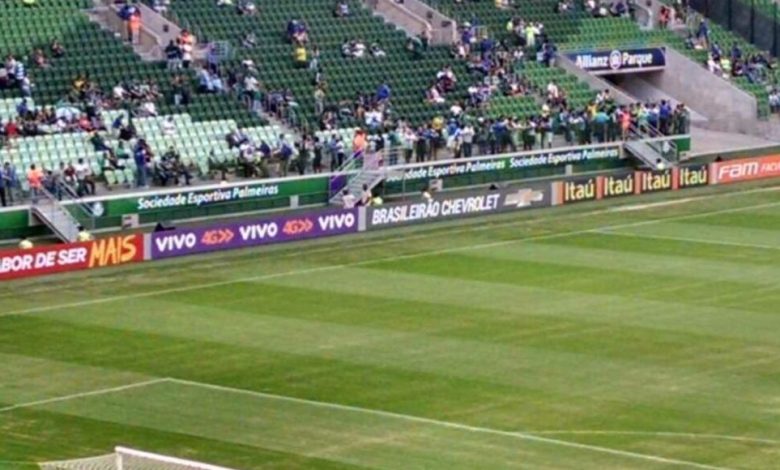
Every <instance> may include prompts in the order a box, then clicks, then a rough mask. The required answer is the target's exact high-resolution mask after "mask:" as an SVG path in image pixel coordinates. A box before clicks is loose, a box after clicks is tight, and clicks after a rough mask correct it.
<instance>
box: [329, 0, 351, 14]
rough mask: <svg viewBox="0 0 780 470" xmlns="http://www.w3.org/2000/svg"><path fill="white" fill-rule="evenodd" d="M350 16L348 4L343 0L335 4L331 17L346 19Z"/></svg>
mask: <svg viewBox="0 0 780 470" xmlns="http://www.w3.org/2000/svg"><path fill="white" fill-rule="evenodd" d="M351 15H352V12H350V11H349V4H347V2H346V1H344V0H340V1H339V2H338V3H336V6H335V8H333V16H335V17H336V18H346V17H348V16H351Z"/></svg>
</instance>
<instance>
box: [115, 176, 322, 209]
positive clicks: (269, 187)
mask: <svg viewBox="0 0 780 470" xmlns="http://www.w3.org/2000/svg"><path fill="white" fill-rule="evenodd" d="M327 191H328V178H327V177H324V176H322V177H308V178H294V179H293V178H291V179H290V180H288V181H284V180H276V181H254V182H249V183H246V184H236V185H230V186H222V185H218V186H208V187H205V188H197V189H186V190H185V189H177V190H170V191H160V192H152V193H139V194H134V195H130V196H126V197H120V198H109V199H105V200H103V201H101V203H102V204H103V205H104V206H105V207H106V214H107V215H124V214H131V213H138V214H144V213H147V212H155V211H164V210H171V209H187V208H205V207H208V206H213V205H218V204H228V203H233V202H247V201H256V200H261V199H273V198H279V197H285V196H293V195H296V194H297V195H302V194H303V195H305V194H316V193H322V194H327Z"/></svg>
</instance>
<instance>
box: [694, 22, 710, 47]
mask: <svg viewBox="0 0 780 470" xmlns="http://www.w3.org/2000/svg"><path fill="white" fill-rule="evenodd" d="M696 39H698V40H699V42H701V41H702V40H704V41H706V44H705V47H706V46H707V45H709V43H710V27H709V25H708V24H707V19H706V18H702V20H701V21H700V22H699V28H698V29H697V30H696Z"/></svg>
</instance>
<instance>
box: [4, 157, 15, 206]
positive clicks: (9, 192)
mask: <svg viewBox="0 0 780 470" xmlns="http://www.w3.org/2000/svg"><path fill="white" fill-rule="evenodd" d="M2 179H3V187H4V188H5V195H6V197H7V199H8V201H7V202H8V204H13V203H14V190H15V189H16V188H18V187H19V178H18V176H17V175H16V168H14V166H13V165H11V162H5V165H3V175H2Z"/></svg>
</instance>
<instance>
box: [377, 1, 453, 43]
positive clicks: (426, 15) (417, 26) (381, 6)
mask: <svg viewBox="0 0 780 470" xmlns="http://www.w3.org/2000/svg"><path fill="white" fill-rule="evenodd" d="M365 3H366V5H368V6H369V8H371V9H372V10H374V11H375V12H376V13H377V14H378V15H380V16H382V17H383V18H384V19H385V20H387V21H389V22H391V23H393V24H394V25H396V26H398V27H399V28H401V29H403V30H404V31H406V33H407V34H408V35H410V36H417V35H419V34H420V33H421V32H422V31H423V29H428V30H430V31H431V33H432V36H433V39H432V41H431V43H432V44H437V45H449V44H452V43H453V42H454V41H455V40H456V39H457V34H458V32H457V23H456V22H455V20H453V19H452V18H449V17H447V16H445V15H444V14H442V13H440V12H438V11H437V10H434V9H433V8H431V7H430V6H429V5H427V4H425V3H423V2H421V1H420V0H404V2H403V3H397V2H396V1H395V0H365Z"/></svg>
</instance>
